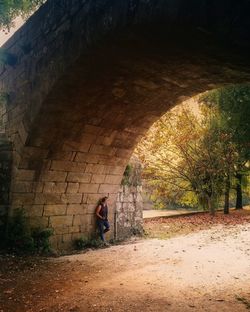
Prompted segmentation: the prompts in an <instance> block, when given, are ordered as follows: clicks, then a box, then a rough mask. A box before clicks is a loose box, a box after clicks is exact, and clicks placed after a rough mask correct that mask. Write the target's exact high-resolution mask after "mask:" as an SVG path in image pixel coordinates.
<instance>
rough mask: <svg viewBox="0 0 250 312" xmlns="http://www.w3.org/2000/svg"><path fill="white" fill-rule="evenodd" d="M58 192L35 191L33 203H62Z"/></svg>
mask: <svg viewBox="0 0 250 312" xmlns="http://www.w3.org/2000/svg"><path fill="white" fill-rule="evenodd" d="M62 203H63V202H62V200H61V196H60V195H59V194H46V193H37V194H36V196H35V204H62Z"/></svg>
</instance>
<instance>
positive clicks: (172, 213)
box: [143, 209, 196, 219]
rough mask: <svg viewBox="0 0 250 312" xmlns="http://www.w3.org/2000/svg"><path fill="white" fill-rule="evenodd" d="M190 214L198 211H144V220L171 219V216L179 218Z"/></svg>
mask: <svg viewBox="0 0 250 312" xmlns="http://www.w3.org/2000/svg"><path fill="white" fill-rule="evenodd" d="M189 213H196V211H195V210H194V211H192V210H186V209H178V210H144V211H143V219H151V218H155V217H169V216H177V215H178V216H179V215H185V214H189Z"/></svg>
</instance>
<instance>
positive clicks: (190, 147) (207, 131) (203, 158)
mask: <svg viewBox="0 0 250 312" xmlns="http://www.w3.org/2000/svg"><path fill="white" fill-rule="evenodd" d="M212 124H213V126H212ZM218 134H219V135H220V136H222V135H223V136H224V140H222V139H221V138H220V139H218ZM225 142H227V138H226V137H225V134H224V133H219V132H218V125H216V123H215V110H214V111H212V110H211V109H205V108H204V109H203V110H202V112H201V115H200V116H196V115H195V114H194V113H193V112H192V111H191V110H190V109H187V108H186V109H181V110H178V109H177V110H176V109H175V110H172V111H171V112H169V113H167V114H166V115H165V116H163V117H162V118H161V120H160V121H159V122H157V123H156V124H155V125H154V126H153V128H152V130H151V131H150V132H149V134H148V136H147V137H146V138H145V139H144V140H143V141H142V142H141V143H140V144H139V146H138V148H137V154H138V156H139V157H140V159H141V160H142V162H143V163H144V167H145V170H144V172H145V177H146V178H147V179H148V180H149V181H150V185H151V186H153V188H154V190H155V192H156V196H157V195H158V196H159V195H161V196H163V197H164V196H165V197H166V196H167V197H168V198H170V199H172V200H173V201H175V202H176V201H179V202H181V201H182V200H183V199H186V197H187V196H186V195H187V193H189V194H190V196H189V197H191V198H194V197H196V201H197V202H199V203H200V204H202V206H203V207H204V208H205V207H206V208H208V209H209V210H210V212H211V213H212V214H214V213H215V203H216V200H217V198H218V197H219V196H220V195H221V194H222V192H223V190H224V184H225V178H226V176H225V171H226V169H227V170H228V171H230V172H231V167H232V163H233V161H234V160H233V158H234V157H235V153H234V146H233V145H232V146H231V147H230V149H232V152H230V153H229V154H230V155H231V156H230V157H231V158H232V160H230V162H229V158H228V153H225ZM224 154H225V155H224ZM222 156H223V157H222ZM229 167H230V168H229Z"/></svg>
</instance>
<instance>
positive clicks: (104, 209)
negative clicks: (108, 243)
mask: <svg viewBox="0 0 250 312" xmlns="http://www.w3.org/2000/svg"><path fill="white" fill-rule="evenodd" d="M96 216H97V226H98V230H99V233H100V238H101V240H102V241H103V242H105V238H104V234H105V233H107V232H108V231H109V230H110V225H109V222H108V197H107V196H105V197H103V198H102V199H101V200H100V203H99V205H98V206H97V208H96Z"/></svg>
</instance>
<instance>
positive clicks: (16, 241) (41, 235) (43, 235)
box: [4, 209, 53, 253]
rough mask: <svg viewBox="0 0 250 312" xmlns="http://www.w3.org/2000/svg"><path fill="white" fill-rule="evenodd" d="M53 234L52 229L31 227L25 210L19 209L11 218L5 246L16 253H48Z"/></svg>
mask: <svg viewBox="0 0 250 312" xmlns="http://www.w3.org/2000/svg"><path fill="white" fill-rule="evenodd" d="M52 234H53V232H52V229H40V228H34V229H30V228H29V227H28V225H27V219H26V217H25V214H24V211H23V210H22V209H17V210H15V212H14V214H13V216H12V217H11V218H9V222H8V225H7V231H6V238H5V244H4V245H5V246H4V247H5V249H7V250H9V251H11V252H15V253H44V252H46V253H47V252H49V251H50V243H49V238H50V236H51V235H52Z"/></svg>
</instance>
